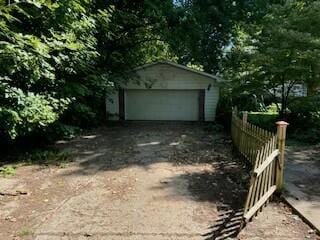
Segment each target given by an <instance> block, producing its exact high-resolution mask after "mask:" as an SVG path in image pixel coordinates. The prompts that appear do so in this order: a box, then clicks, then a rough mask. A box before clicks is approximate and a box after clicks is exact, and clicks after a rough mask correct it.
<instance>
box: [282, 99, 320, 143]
mask: <svg viewBox="0 0 320 240" xmlns="http://www.w3.org/2000/svg"><path fill="white" fill-rule="evenodd" d="M289 111H290V112H289V114H288V122H289V123H290V128H289V129H288V131H289V137H292V138H294V139H297V140H299V141H303V142H306V143H317V142H319V141H320V96H319V95H315V96H308V97H300V98H297V99H295V100H294V101H292V102H291V104H290V105H289Z"/></svg>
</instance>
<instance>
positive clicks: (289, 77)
mask: <svg viewBox="0 0 320 240" xmlns="http://www.w3.org/2000/svg"><path fill="white" fill-rule="evenodd" d="M319 12H320V2H319V1H286V2H285V3H284V4H275V5H271V6H270V8H269V10H268V13H267V14H266V15H265V16H264V17H263V18H262V20H261V21H260V22H258V23H255V24H251V25H250V26H248V27H243V26H242V27H241V28H239V29H238V39H237V43H236V44H235V46H234V47H233V49H232V51H231V54H230V55H229V56H228V61H229V64H230V63H232V64H233V67H232V68H229V70H227V71H226V73H227V74H230V75H229V77H231V78H232V79H233V80H234V87H235V89H234V92H236V93H237V94H239V93H241V92H245V91H246V92H251V93H255V94H258V95H264V96H270V97H271V98H272V99H273V102H274V103H278V102H279V101H278V99H280V103H281V104H279V105H278V107H279V112H280V114H281V116H284V115H285V111H286V109H287V106H288V101H289V98H290V93H291V92H292V88H293V86H294V85H295V84H307V85H308V86H309V89H310V88H311V86H312V88H314V86H318V84H319V67H320V59H319V57H317V56H319V54H320V41H319V40H320V30H319V28H317V27H316V24H315V23H317V22H320V14H319ZM279 91H280V96H278V94H277V92H279Z"/></svg>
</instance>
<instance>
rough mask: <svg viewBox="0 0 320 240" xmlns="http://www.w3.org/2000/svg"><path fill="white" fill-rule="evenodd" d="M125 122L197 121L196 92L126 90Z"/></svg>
mask: <svg viewBox="0 0 320 240" xmlns="http://www.w3.org/2000/svg"><path fill="white" fill-rule="evenodd" d="M125 114H126V116H125V118H126V120H184V121H197V120H198V116H199V91H198V90H126V93H125Z"/></svg>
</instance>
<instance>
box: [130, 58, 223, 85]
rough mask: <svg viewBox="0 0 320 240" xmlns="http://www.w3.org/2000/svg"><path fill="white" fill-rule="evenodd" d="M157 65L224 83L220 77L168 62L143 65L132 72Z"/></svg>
mask: <svg viewBox="0 0 320 240" xmlns="http://www.w3.org/2000/svg"><path fill="white" fill-rule="evenodd" d="M158 64H167V65H170V66H172V67H175V68H179V69H183V70H186V71H189V72H192V73H195V74H199V75H201V76H205V77H208V78H211V79H214V80H216V81H217V82H218V83H222V82H225V80H223V79H222V78H220V77H218V76H216V75H213V74H209V73H206V72H203V71H199V70H196V69H193V68H190V67H187V66H184V65H181V64H178V63H174V62H170V61H157V62H152V63H147V64H144V65H142V66H139V67H136V68H135V69H134V71H138V70H141V69H145V68H148V67H152V66H155V65H158Z"/></svg>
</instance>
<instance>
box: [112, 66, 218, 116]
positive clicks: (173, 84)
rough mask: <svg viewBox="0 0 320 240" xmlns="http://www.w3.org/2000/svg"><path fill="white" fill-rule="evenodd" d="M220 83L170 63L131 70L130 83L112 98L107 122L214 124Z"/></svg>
mask: <svg viewBox="0 0 320 240" xmlns="http://www.w3.org/2000/svg"><path fill="white" fill-rule="evenodd" d="M221 82H222V80H221V79H220V78H219V77H217V76H214V75H211V74H208V73H205V72H201V71H197V70H194V69H192V68H188V67H186V66H183V65H179V64H176V63H172V62H167V61H165V62H155V63H151V64H146V65H143V66H141V67H138V68H136V69H135V70H134V73H133V75H132V81H130V83H129V84H128V85H126V86H123V88H122V89H120V90H119V91H117V92H116V93H114V94H113V95H111V96H108V98H107V101H106V108H107V113H108V119H109V120H164V121H166V120H170V121H214V119H215V112H216V106H217V103H218V99H219V87H220V84H221Z"/></svg>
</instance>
